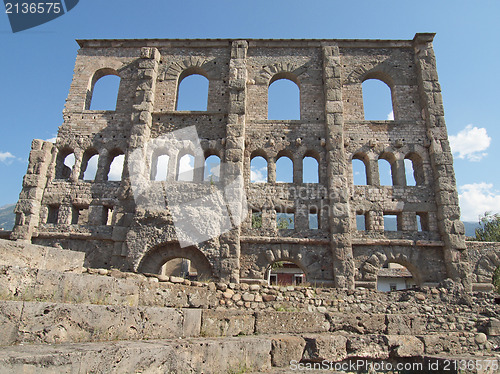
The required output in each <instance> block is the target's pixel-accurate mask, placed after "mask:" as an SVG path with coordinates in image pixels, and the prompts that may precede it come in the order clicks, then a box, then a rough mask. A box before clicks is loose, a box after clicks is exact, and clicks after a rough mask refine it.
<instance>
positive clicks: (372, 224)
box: [12, 34, 489, 305]
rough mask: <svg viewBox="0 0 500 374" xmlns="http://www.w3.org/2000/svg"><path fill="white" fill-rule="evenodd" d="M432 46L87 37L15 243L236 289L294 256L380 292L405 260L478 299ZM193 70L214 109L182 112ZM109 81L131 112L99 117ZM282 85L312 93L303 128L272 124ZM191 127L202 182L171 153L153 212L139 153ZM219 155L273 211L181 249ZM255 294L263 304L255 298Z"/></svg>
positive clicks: (305, 99) (255, 205) (28, 185)
mask: <svg viewBox="0 0 500 374" xmlns="http://www.w3.org/2000/svg"><path fill="white" fill-rule="evenodd" d="M433 37H434V35H433V34H416V35H415V37H414V39H413V40H373V41H371V40H230V39H226V40H211V39H210V40H158V39H156V40H100V41H99V40H80V41H78V43H79V45H80V47H81V49H80V50H79V53H78V56H77V59H76V63H75V75H74V76H73V81H72V83H71V87H70V92H69V95H68V99H67V101H66V105H65V108H64V111H63V117H64V123H63V124H62V125H61V127H60V128H59V132H58V136H57V140H56V142H55V144H53V143H50V142H46V141H42V140H34V141H33V144H32V151H31V154H30V160H29V165H28V170H27V173H26V175H25V178H24V181H23V190H22V191H21V193H20V196H19V201H18V204H17V206H16V209H15V211H16V214H17V219H16V226H15V227H14V230H13V232H12V238H13V239H23V240H31V241H32V242H33V243H38V244H46V245H52V246H57V247H62V248H66V249H72V250H75V251H81V252H84V253H85V266H88V267H93V268H106V269H109V268H111V267H115V268H119V269H122V270H128V271H137V270H139V271H141V272H149V273H159V271H160V268H161V266H162V265H163V263H164V262H166V261H168V260H170V259H172V258H178V257H183V258H188V259H189V260H191V261H192V262H193V264H194V265H195V267H196V268H197V270H198V272H199V273H200V274H201V275H202V276H203V277H207V278H213V279H215V280H217V281H224V282H225V283H229V282H232V283H239V282H243V281H244V282H249V283H261V284H263V283H266V279H267V278H266V276H267V274H266V272H267V269H268V268H269V265H271V264H272V263H273V262H275V261H279V260H287V261H292V262H294V263H296V264H297V265H298V266H300V267H301V268H302V269H303V270H304V272H305V274H306V278H307V281H308V282H310V283H311V284H318V285H319V284H324V285H329V286H336V287H338V288H347V289H353V288H355V287H356V286H359V287H360V286H362V287H368V288H375V285H376V279H377V271H378V269H379V268H380V267H382V266H383V265H384V264H385V263H387V262H397V263H400V264H402V265H404V266H406V267H407V268H408V269H409V270H410V272H411V273H412V275H413V277H414V280H415V282H416V283H417V285H419V286H436V285H438V284H439V283H441V282H443V281H444V280H445V279H452V280H453V281H454V282H455V284H460V286H461V287H465V289H466V290H470V289H471V288H472V283H475V284H476V289H479V288H480V286H477V285H481V284H485V283H488V282H485V279H484V278H483V274H481V276H480V277H478V279H474V280H471V277H470V274H471V272H470V268H471V264H469V262H468V255H467V252H466V251H465V249H466V243H465V236H464V228H463V224H462V223H461V222H460V221H459V217H460V212H459V206H458V195H457V191H456V183H455V177H454V172H453V164H452V156H451V150H450V147H449V143H448V139H447V132H446V127H445V121H444V109H443V104H442V98H441V92H440V86H439V82H438V77H437V72H436V60H435V56H434V52H433V49H432V40H433ZM191 74H200V75H203V76H205V77H206V78H207V79H208V80H209V88H208V103H207V110H206V111H200V112H196V111H179V110H177V108H176V102H177V93H178V87H179V84H180V83H181V81H182V79H184V78H185V77H186V76H189V75H191ZM105 75H117V76H119V77H120V79H121V81H120V88H119V91H118V97H117V107H116V110H114V111H95V110H90V102H91V99H92V94H93V90H94V85H95V83H96V82H97V81H98V80H99V79H100V78H101V77H103V76H105ZM277 79H289V80H291V81H293V82H296V83H297V85H298V86H299V88H300V119H299V120H269V119H268V118H267V108H268V102H267V100H268V95H267V93H268V88H269V86H270V84H271V83H272V82H274V81H275V80H277ZM367 79H378V80H381V81H383V82H385V83H386V84H387V85H388V86H389V87H390V89H391V99H392V103H393V110H394V120H390V121H388V120H382V121H371V120H365V119H364V115H363V112H364V110H363V95H362V83H363V81H365V80H367ZM189 125H194V126H196V129H197V132H198V135H199V138H200V145H201V148H202V152H200V154H197V155H195V165H196V167H197V168H196V170H195V173H194V174H195V175H194V179H193V181H192V182H179V181H177V180H176V170H177V165H178V162H179V157H180V156H181V155H182V154H183V152H181V151H179V150H168V151H165V152H166V153H165V154H167V155H169V156H170V159H169V165H168V174H167V179H166V181H164V182H157V183H158V186H161V190H162V191H163V192H161V193H160V192H159V193H158V196H157V197H158V198H159V199H160V201H166V206H165V209H160V210H158V209H152V208H149V207H143V206H138V205H137V204H136V201H135V200H134V196H133V193H132V189H131V188H130V183H131V181H130V175H129V172H130V170H135V169H133V168H134V167H136V166H137V165H136V164H134V162H133V161H130V156H131V154H132V153H133V152H134V151H135V150H142V149H146V148H147V147H146V146H147V144H148V142H149V141H150V140H154V139H157V138H159V137H160V136H162V135H164V134H168V133H171V132H172V131H174V130H179V129H183V128H186V127H187V126H189ZM71 153H73V154H74V156H75V160H76V161H75V164H74V166H73V167H72V168H71V169H70V168H68V167H67V166H65V165H64V159H65V157H66V156H67V155H69V154H71ZM184 153H185V152H184ZM122 154H123V155H124V157H125V168H124V171H123V173H122V180H121V181H110V180H108V171H109V168H110V164H111V162H112V161H113V160H114V159H115V157H117V156H119V155H122ZM93 155H99V159H98V168H97V174H96V176H95V178H94V180H84V172H85V170H86V167H87V163H88V161H89V159H90V157H91V156H93ZM209 155H216V156H218V157H219V158H220V160H221V162H223V163H224V164H225V165H226V167H225V170H224V172H225V173H226V175H227V176H228V177H233V176H237V175H238V174H241V175H243V179H244V189H245V193H246V196H247V198H248V203H249V206H250V207H251V209H250V211H251V210H252V209H254V210H256V211H260V212H261V214H262V227H260V228H254V227H252V224H251V219H250V213H251V212H250V213H249V216H248V219H246V220H245V221H244V222H243V224H242V225H238V226H237V227H233V229H232V230H230V231H228V232H227V233H225V234H223V235H221V236H219V237H218V238H213V239H210V240H207V241H205V242H203V243H201V244H197V245H195V246H191V247H186V248H181V247H180V246H179V244H178V240H177V237H176V235H175V231H174V228H173V221H172V215H171V208H172V207H173V206H174V204H175V203H176V202H179V201H186V200H189V199H191V198H194V196H199V194H200V193H202V194H207V193H209V192H210V189H211V185H210V184H209V183H204V182H202V179H203V165H204V158H205V157H208V156H209ZM158 156H159V155H158V154H155V155H149V153H148V154H145V156H144V157H145V158H144V160H142V161H143V163H144V165H146V168H145V169H144V170H142V169H141V170H142V171H141V172H140V173H139V174H140V175H139V177H140V178H145V180H149V179H150V177H151V175H154V172H155V171H156V168H157V165H156V164H155V162H156V159H155V157H158ZM256 156H262V157H264V158H265V159H266V160H267V162H268V168H267V177H268V182H267V183H250V162H251V159H252V158H253V157H256ZM282 156H285V157H289V158H290V159H291V160H292V162H293V182H292V183H277V182H276V164H277V160H278V159H279V158H280V157H282ZM304 157H313V158H315V159H316V160H317V161H318V175H319V180H318V183H303V175H302V174H303V173H302V172H303V170H302V167H303V165H302V161H303V159H304ZM355 159H358V160H362V161H363V163H364V165H365V168H366V177H367V185H363V186H358V185H354V183H353V175H352V174H353V173H352V168H351V163H352V160H355ZM405 159H409V160H411V161H412V162H413V168H414V170H415V172H414V176H415V180H416V184H417V185H416V186H407V185H406V178H405V170H404V161H405ZM379 160H387V161H388V162H389V163H390V165H391V170H392V180H393V185H392V186H381V185H380V178H379V170H378V161H379ZM134 175H135V174H134ZM155 183H156V182H155ZM214 183H218V182H217V181H216V182H214ZM165 191H168V196H167V195H166V192H165ZM226 193H229V194H230V195H233V196H241V194H242V191H241V190H239V189H238V188H233V189H231V188H230V189H229V190H228V191H226ZM161 194H163V195H161ZM230 208H231V212H232V214H235V212H236V213H239V212H240V210H239V209H236V210H235V209H234V208H235V207H234V206H230ZM201 210H203V211H207V213H208V215H209V217H210V219H208V218H207V217H204V218H203V217H202V216H200V215H199V213H200V212H194V213H193V214H195V216H193V219H192V220H191V221H192V222H193V225H195V226H204V225H209V224H210V223H211V222H212V221H213V220H214V219H215V218H217V217H216V216H218V215H220V214H219V213H220V212H217V211H215V210H214V211H210V209H201ZM280 211H287V212H293V213H294V215H295V228H294V229H293V230H280V229H278V228H277V225H276V215H277V212H280ZM311 211H317V212H318V213H319V216H318V218H319V228H318V229H311V228H309V225H308V219H307V216H308V213H309V212H311ZM196 214H198V215H196ZM384 214H394V215H396V216H397V220H398V230H397V231H394V232H391V231H384V222H383V217H384ZM357 215H364V216H365V219H366V229H365V230H362V231H361V230H357V229H356V216H357ZM417 215H418V216H420V218H421V222H422V230H421V231H419V230H418V229H417ZM212 218H213V219H212ZM233 218H234V217H233ZM159 227H161V228H162V229H161V230H159V229H158V228H159ZM481 269H484V267H482V268H481ZM486 269H487V270H486V271H487V272H488V271H489V268H488V267H486ZM481 271H482V270H481ZM173 279H174V281H175V280H176V279H175V278H173ZM478 287H479V288H478ZM242 297H243V299H244V300H245V299H246V300H245V301H244V303H250V305H252V304H251V303H253V302H256V301H255V299H254V300H252V294H249V295H246V296H245V294H243V295H242Z"/></svg>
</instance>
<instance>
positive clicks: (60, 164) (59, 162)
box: [55, 146, 75, 179]
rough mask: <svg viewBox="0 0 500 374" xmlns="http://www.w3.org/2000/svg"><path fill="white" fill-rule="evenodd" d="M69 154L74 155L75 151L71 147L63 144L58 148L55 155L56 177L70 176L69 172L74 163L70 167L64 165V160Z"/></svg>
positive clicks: (67, 177)
mask: <svg viewBox="0 0 500 374" xmlns="http://www.w3.org/2000/svg"><path fill="white" fill-rule="evenodd" d="M71 154H73V155H75V151H74V149H73V148H71V147H69V146H64V147H61V148H60V149H59V151H58V152H57V157H56V173H55V175H56V179H69V177H70V176H71V172H72V170H73V168H74V166H75V165H74V164H73V167H72V168H69V167H68V166H66V165H65V160H66V158H67V157H68V156H70V155H71Z"/></svg>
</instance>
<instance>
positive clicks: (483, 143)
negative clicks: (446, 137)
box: [450, 125, 491, 161]
mask: <svg viewBox="0 0 500 374" xmlns="http://www.w3.org/2000/svg"><path fill="white" fill-rule="evenodd" d="M490 143H491V138H490V137H489V136H488V133H487V132H486V129H485V128H479V127H476V126H473V125H467V126H465V129H463V130H462V131H460V132H459V133H458V134H457V135H450V145H451V149H452V151H453V153H454V154H457V155H458V158H462V159H465V158H466V159H468V160H469V161H480V160H481V159H482V158H483V157H484V156H486V155H487V153H486V152H484V151H485V150H486V149H488V147H489V146H490Z"/></svg>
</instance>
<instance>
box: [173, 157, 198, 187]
mask: <svg viewBox="0 0 500 374" xmlns="http://www.w3.org/2000/svg"><path fill="white" fill-rule="evenodd" d="M178 175H179V177H178V178H177V180H179V181H192V180H193V176H194V157H193V156H192V155H189V154H187V155H184V156H182V157H181V159H180V161H179V173H178Z"/></svg>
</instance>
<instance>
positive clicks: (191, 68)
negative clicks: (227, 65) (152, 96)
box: [162, 56, 217, 83]
mask: <svg viewBox="0 0 500 374" xmlns="http://www.w3.org/2000/svg"><path fill="white" fill-rule="evenodd" d="M215 62H216V61H215V58H210V59H209V58H205V57H201V56H190V57H189V58H186V59H184V60H182V61H179V62H173V63H172V64H170V66H169V67H168V68H167V69H166V70H165V72H164V73H163V75H162V79H165V80H178V81H179V83H180V81H182V79H184V78H186V77H187V76H189V75H191V74H199V75H203V76H204V77H205V78H207V79H208V80H210V79H212V78H214V71H215V70H214V68H215V66H217V65H216V64H215Z"/></svg>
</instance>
